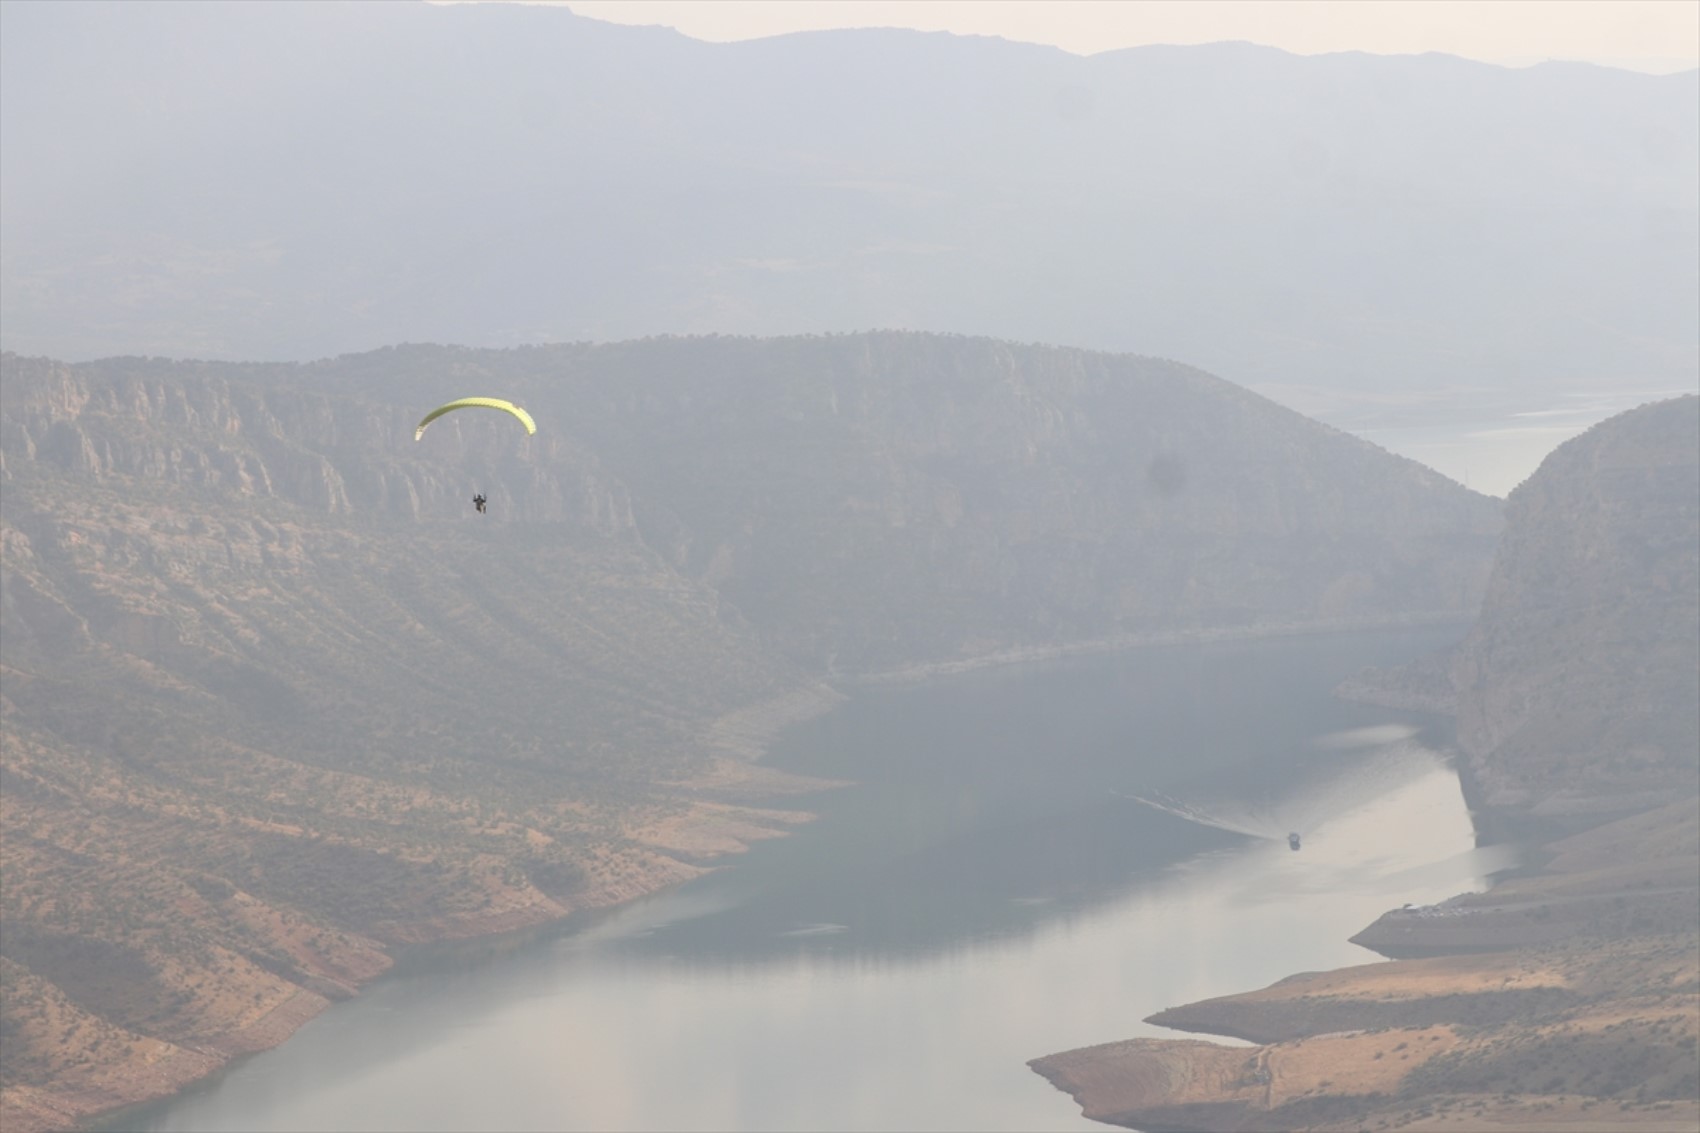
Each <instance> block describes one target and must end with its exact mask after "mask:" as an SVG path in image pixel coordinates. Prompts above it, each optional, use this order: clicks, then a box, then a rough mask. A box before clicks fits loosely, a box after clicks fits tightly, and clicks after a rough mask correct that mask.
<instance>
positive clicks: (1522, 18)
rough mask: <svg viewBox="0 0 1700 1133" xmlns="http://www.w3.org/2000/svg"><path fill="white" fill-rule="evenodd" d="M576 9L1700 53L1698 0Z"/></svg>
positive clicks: (714, 36) (1097, 37)
mask: <svg viewBox="0 0 1700 1133" xmlns="http://www.w3.org/2000/svg"><path fill="white" fill-rule="evenodd" d="M567 6H568V7H569V8H571V9H572V10H573V11H574V12H577V13H578V14H580V15H583V16H590V17H593V18H595V19H599V20H611V21H614V22H617V23H628V24H665V25H668V26H670V27H674V28H677V29H678V30H679V31H681V32H683V33H684V34H686V35H689V36H692V37H693V38H696V39H705V40H716V41H724V40H734V39H754V38H759V37H761V36H768V35H781V34H783V33H785V32H794V31H804V30H807V29H814V28H842V27H910V28H919V29H922V30H926V31H951V32H956V33H958V34H963V35H995V36H1002V37H1003V38H1005V39H1014V40H1023V41H1026V42H1030V43H1049V44H1054V45H1056V46H1058V47H1061V48H1064V49H1066V50H1068V51H1073V52H1076V53H1078V54H1081V55H1090V54H1093V53H1095V52H1099V51H1111V50H1114V49H1116V48H1119V47H1134V46H1137V45H1140V44H1148V43H1214V42H1218V41H1221V40H1249V41H1251V42H1253V43H1262V44H1267V45H1269V46H1271V47H1279V48H1283V49H1284V50H1287V51H1292V52H1296V53H1298V54H1301V55H1311V54H1317V53H1320V52H1329V51H1369V52H1375V53H1377V54H1384V55H1403V54H1415V53H1419V52H1424V51H1443V52H1447V53H1449V54H1452V55H1462V56H1465V57H1466V58H1470V59H1482V60H1487V61H1491V62H1496V63H1507V64H1512V65H1522V64H1527V63H1537V62H1541V61H1542V60H1546V59H1585V60H1589V61H1591V62H1595V63H1606V64H1610V65H1613V66H1618V67H1627V68H1631V69H1634V70H1639V71H1655V72H1669V71H1682V70H1687V69H1689V68H1692V67H1696V66H1700V0H568V2H567Z"/></svg>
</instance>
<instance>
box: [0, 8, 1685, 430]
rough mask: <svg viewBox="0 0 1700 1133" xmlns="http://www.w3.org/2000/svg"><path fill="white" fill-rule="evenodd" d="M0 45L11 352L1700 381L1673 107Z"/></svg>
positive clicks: (415, 24)
mask: <svg viewBox="0 0 1700 1133" xmlns="http://www.w3.org/2000/svg"><path fill="white" fill-rule="evenodd" d="M5 18H6V24H7V31H8V34H7V36H6V37H5V42H4V45H3V47H0V50H3V51H4V60H3V62H4V65H3V67H0V73H3V75H4V78H3V79H0V82H3V83H4V98H3V99H0V116H3V117H0V129H3V130H4V133H5V136H6V148H7V160H6V163H5V169H4V186H3V191H4V194H5V199H6V201H7V208H6V210H5V213H4V216H3V217H0V248H3V252H0V256H3V259H0V278H3V282H4V294H3V304H4V306H3V310H0V323H3V326H4V330H3V333H4V342H5V346H6V348H7V349H11V350H14V351H18V352H22V353H25V354H38V355H48V356H53V357H60V358H67V359H86V358H91V357H97V356H100V355H103V354H116V353H125V354H135V353H140V354H157V355H168V356H175V357H216V358H233V359H240V360H254V359H268V360H284V359H307V358H314V357H321V356H327V355H334V354H339V353H345V352H351V351H361V350H367V349H371V348H372V347H374V346H376V345H380V344H384V343H395V342H406V341H437V342H455V343H462V344H466V345H474V346H481V345H495V346H505V345H511V344H517V343H528V342H548V341H572V340H582V339H595V340H604V341H606V340H611V339H621V338H629V337H637V336H642V335H647V334H655V333H681V332H714V333H755V334H776V333H792V332H818V331H842V330H850V329H855V328H873V327H908V328H914V329H919V330H927V331H954V332H964V333H973V334H989V335H993V336H995V337H999V338H1006V339H1014V340H1021V341H1047V342H1054V343H1059V344H1066V345H1071V346H1084V347H1091V348H1100V349H1111V350H1118V351H1133V352H1137V353H1141V354H1147V355H1157V356H1163V357H1172V358H1177V359H1182V360H1184V361H1186V362H1188V363H1190V364H1193V365H1198V366H1201V367H1203V368H1205V369H1207V370H1210V371H1211V372H1213V373H1217V374H1220V375H1222V376H1224V377H1227V378H1229V379H1230V380H1233V381H1236V382H1239V383H1241V384H1245V385H1250V386H1253V387H1256V388H1261V389H1265V390H1267V391H1269V392H1273V393H1276V394H1277V395H1278V396H1280V397H1281V398H1283V399H1285V400H1287V401H1288V403H1290V404H1294V405H1297V406H1299V407H1300V408H1303V409H1305V410H1307V411H1311V412H1321V413H1323V414H1324V415H1325V416H1326V417H1327V419H1329V420H1331V421H1333V422H1335V423H1337V424H1342V425H1346V426H1367V425H1375V424H1386V423H1388V422H1389V421H1390V420H1393V419H1394V418H1393V417H1391V416H1390V415H1389V412H1387V410H1388V407H1389V406H1390V405H1391V406H1395V407H1397V410H1398V416H1397V419H1398V420H1399V421H1400V422H1401V423H1405V424H1408V423H1410V421H1411V420H1412V419H1413V418H1414V417H1416V418H1420V417H1421V415H1422V414H1424V413H1439V414H1446V413H1459V412H1464V411H1466V410H1463V409H1461V408H1460V407H1461V406H1465V407H1468V408H1467V411H1468V412H1477V413H1479V412H1481V411H1482V410H1483V408H1484V407H1487V406H1491V407H1494V408H1497V409H1504V408H1505V407H1506V406H1507V405H1510V406H1512V407H1513V408H1522V409H1527V408H1529V402H1528V400H1527V399H1528V398H1530V397H1535V398H1536V400H1537V401H1538V402H1539V404H1537V405H1536V406H1535V407H1536V408H1537V409H1538V408H1544V407H1546V406H1547V405H1548V404H1550V402H1551V400H1552V399H1553V398H1555V397H1558V396H1559V395H1560V394H1562V393H1564V392H1571V393H1589V394H1599V393H1601V392H1602V391H1605V392H1608V393H1609V392H1613V391H1615V392H1617V393H1619V394H1623V393H1625V392H1638V391H1655V390H1672V389H1676V390H1681V389H1692V388H1695V387H1696V386H1697V385H1700V376H1697V375H1700V348H1697V347H1696V341H1697V339H1700V316H1697V314H1696V311H1700V271H1697V269H1696V267H1695V265H1696V263H1700V211H1697V204H1696V202H1697V201H1700V156H1697V141H1696V138H1697V135H1700V118H1697V114H1700V111H1697V110H1696V107H1697V106H1700V79H1697V73H1696V72H1688V73H1685V74H1679V75H1672V76H1663V77H1658V76H1648V75H1640V74H1631V73H1627V72H1619V71H1613V70H1609V69H1604V68H1597V67H1590V66H1583V65H1547V66H1541V67H1535V68H1531V69H1528V70H1509V69H1504V68H1498V67H1493V66H1488V65H1484V64H1476V63H1470V62H1466V61H1463V60H1459V59H1455V58H1450V57H1445V56H1420V57H1402V58H1401V57H1393V58H1389V57H1372V56H1364V55H1352V54H1345V55H1332V56H1322V57H1311V58H1304V57H1296V56H1291V55H1286V54H1284V53H1282V52H1279V51H1276V50H1273V49H1265V48H1258V47H1252V46H1249V45H1244V44H1220V45H1215V46H1208V47H1195V48H1141V49H1136V50H1128V51H1118V52H1110V53H1106V54H1103V55H1099V56H1093V57H1089V58H1082V57H1077V56H1073V55H1069V54H1067V53H1064V52H1062V51H1058V50H1054V49H1050V48H1042V47H1036V46H1032V45H1024V44H1017V43H1010V42H1006V41H1002V40H994V39H984V38H966V37H953V36H948V35H929V34H920V33H913V32H906V31H895V30H893V31H861V32H833V33H817V34H805V35H796V36H786V37H780V38H777V39H773V40H762V41H755V42H748V43H738V44H720V45H715V44H705V43H700V42H696V41H692V40H689V39H687V38H685V37H683V36H680V35H678V34H675V33H673V32H670V31H667V30H664V29H655V28H633V27H621V26H615V25H609V24H602V23H598V22H595V21H591V20H587V19H581V18H578V17H575V16H573V15H571V14H570V13H568V12H566V11H564V10H559V9H545V8H534V7H526V6H517V5H504V4H478V5H459V6H448V7H440V6H439V7H433V6H426V5H413V4H381V5H364V4H348V5H331V4H316V5H310V6H300V5H293V4H241V5H182V6H169V5H148V6H143V7H140V8H137V7H135V6H131V5H124V4H102V3H79V4H74V5H62V4H35V3H29V2H23V0H19V2H14V3H8V5H7V11H6V16H5ZM1520 398H1521V399H1522V400H1519V399H1520Z"/></svg>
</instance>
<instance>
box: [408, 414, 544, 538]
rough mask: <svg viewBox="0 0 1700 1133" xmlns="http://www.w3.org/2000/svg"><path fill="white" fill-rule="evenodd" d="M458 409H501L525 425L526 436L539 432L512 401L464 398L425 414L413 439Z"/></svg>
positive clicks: (417, 438)
mask: <svg viewBox="0 0 1700 1133" xmlns="http://www.w3.org/2000/svg"><path fill="white" fill-rule="evenodd" d="M456 409H499V410H501V411H502V412H503V413H510V414H512V415H513V416H514V418H515V419H516V420H517V421H519V423H520V424H521V425H524V426H525V434H526V436H532V435H534V434H535V433H536V432H537V422H535V421H533V420H532V419H531V414H529V413H527V412H526V411H525V410H523V409H521V408H520V407H519V406H517V405H515V404H514V403H513V402H511V401H503V400H501V399H500V398H496V397H463V398H460V399H459V400H457V401H451V402H449V403H448V404H447V405H439V406H437V408H435V409H433V410H431V412H429V413H427V414H425V419H424V420H423V421H420V422H419V427H418V428H417V429H414V430H413V439H414V440H416V441H417V440H419V439H420V438H421V437H423V436H424V435H425V426H427V425H429V424H430V423H431V422H433V421H435V420H436V419H437V418H439V417H441V416H442V415H443V414H445V413H452V412H453V411H454V410H456ZM479 510H480V511H482V510H483V509H482V508H480V509H479Z"/></svg>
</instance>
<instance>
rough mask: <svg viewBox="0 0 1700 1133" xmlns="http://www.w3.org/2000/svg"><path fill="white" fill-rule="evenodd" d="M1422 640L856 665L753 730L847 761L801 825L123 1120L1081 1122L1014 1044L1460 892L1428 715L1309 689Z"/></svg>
mask: <svg viewBox="0 0 1700 1133" xmlns="http://www.w3.org/2000/svg"><path fill="white" fill-rule="evenodd" d="M1454 633H1455V631H1454ZM1451 636H1453V634H1452V633H1449V632H1448V631H1443V630H1425V631H1404V632H1398V633H1378V634H1353V635H1340V636H1332V637H1312V638H1290V639H1282V640H1272V641H1258V642H1247V643H1238V644H1213V645H1208V646H1174V647H1165V648H1161V649H1149V650H1139V651H1133V652H1129V653H1125V654H1121V655H1117V656H1112V657H1097V658H1091V659H1081V660H1075V661H1070V662H1067V663H1058V664H1052V665H1046V666H1040V667H1029V668H1020V669H1005V670H996V671H988V672H981V673H974V674H966V675H962V676H958V677H954V678H951V679H948V680H942V681H939V682H936V683H933V684H930V685H927V686H925V687H919V688H908V689H878V690H865V691H863V692H860V693H858V694H857V695H856V696H855V697H854V698H852V700H851V701H850V702H849V703H847V704H846V705H844V706H843V707H842V708H841V709H839V710H838V711H836V712H834V713H833V714H832V715H830V716H828V717H825V718H822V719H820V720H816V721H813V722H811V723H809V724H807V725H804V726H802V727H799V728H797V729H795V730H794V731H793V732H792V733H790V734H789V735H787V736H786V737H785V738H784V739H783V742H782V743H781V744H780V745H778V747H777V748H776V750H775V751H774V753H773V754H772V756H771V758H772V760H773V761H774V762H775V763H776V764H778V765H780V766H785V767H789V768H793V769H796V770H799V771H803V772H808V773H813V774H820V775H827V776H832V777H838V778H847V779H851V780H854V781H855V785H854V786H850V787H846V788H843V789H840V790H836V791H831V792H824V793H822V794H819V795H816V796H813V797H811V798H808V799H805V800H802V801H801V804H800V805H803V806H806V807H808V808H809V809H811V810H814V811H815V812H816V813H817V814H818V815H819V816H820V817H819V819H818V820H817V821H815V822H813V823H811V824H809V825H807V826H806V827H804V828H802V829H801V830H799V831H798V832H797V833H796V834H794V835H793V836H791V837H788V838H785V839H781V840H777V841H773V842H768V843H762V844H759V845H757V846H756V847H754V848H753V849H752V850H751V851H750V852H749V853H748V854H745V855H741V856H740V857H739V858H738V859H736V860H734V861H732V862H730V863H729V864H728V867H727V868H726V869H724V870H721V871H719V872H717V873H715V874H712V875H710V876H708V877H705V878H703V879H701V880H699V881H698V882H694V883H692V884H690V885H687V886H684V887H682V888H680V889H678V890H676V891H673V892H670V893H667V894H664V895H661V896H658V897H655V898H652V899H649V900H645V901H641V902H637V903H634V904H633V905H631V906H628V907H626V908H623V909H621V910H618V911H616V912H614V913H613V914H611V915H609V916H606V917H603V918H601V919H599V920H598V921H596V922H595V923H594V925H593V926H592V927H590V928H588V929H582V930H575V931H568V932H561V933H556V934H552V935H551V934H544V935H542V936H540V937H539V938H538V939H537V940H536V941H534V942H533V943H531V944H528V945H526V946H525V947H522V948H519V949H509V950H506V951H504V952H503V953H502V954H500V955H499V956H495V955H488V956H480V955H478V954H477V952H476V950H474V951H473V952H470V953H461V952H458V951H457V952H456V953H455V954H454V956H455V957H456V958H454V959H451V960H443V959H439V960H438V961H436V962H434V963H432V964H429V965H425V966H422V967H420V968H417V969H415V970H413V971H411V972H403V973H400V974H397V975H395V976H393V977H390V978H387V979H385V980H381V981H379V982H378V983H377V984H375V985H373V986H372V987H371V988H370V989H368V990H367V992H366V993H364V994H363V995H361V996H360V997H359V998H358V999H356V1000H353V1001H351V1002H348V1003H344V1004H339V1005H337V1006H335V1007H333V1008H331V1009H330V1010H328V1011H326V1012H325V1013H324V1014H323V1015H322V1016H320V1017H319V1018H317V1019H315V1020H313V1021H312V1022H311V1023H309V1024H308V1025H307V1026H306V1027H304V1028H302V1030H301V1031H300V1032H299V1033H298V1034H297V1035H296V1036H295V1037H294V1038H292V1039H291V1040H290V1041H289V1042H288V1043H286V1044H285V1045H284V1046H283V1047H281V1048H279V1049H278V1050H275V1051H271V1052H268V1053H266V1054H262V1055H259V1056H257V1057H255V1058H253V1059H250V1060H248V1061H246V1062H244V1063H242V1064H240V1065H238V1066H236V1067H235V1068H233V1069H232V1070H230V1071H229V1072H227V1073H225V1074H223V1075H220V1076H219V1077H217V1078H215V1079H213V1080H211V1081H209V1082H207V1083H204V1084H202V1085H201V1086H198V1087H195V1088H193V1089H191V1090H189V1091H187V1092H185V1093H184V1094H182V1095H180V1096H178V1097H176V1098H174V1099H171V1100H170V1101H168V1102H165V1103H161V1104H159V1105H155V1106H152V1107H148V1108H146V1109H144V1110H137V1111H131V1112H130V1113H127V1114H125V1115H123V1118H122V1123H121V1127H123V1128H131V1129H142V1130H184V1131H188V1130H219V1131H237V1130H320V1129H322V1130H401V1129H408V1130H463V1129H465V1130H471V1129H492V1128H500V1129H505V1130H533V1129H535V1130H560V1129H597V1130H619V1129H632V1130H639V1129H641V1130H665V1129H693V1130H696V1129H705V1130H706V1129H718V1130H724V1129H751V1130H765V1129H793V1130H794V1129H846V1130H849V1129H861V1130H866V1129H906V1130H916V1129H963V1128H974V1129H987V1130H993V1129H1019V1130H1035V1129H1084V1128H1099V1129H1101V1128H1103V1126H1100V1125H1097V1124H1096V1123H1093V1122H1088V1121H1086V1120H1085V1119H1084V1118H1082V1117H1081V1116H1080V1115H1079V1112H1078V1110H1077V1109H1076V1107H1075V1106H1074V1105H1073V1103H1072V1102H1071V1101H1070V1100H1069V1099H1068V1097H1067V1096H1066V1095H1063V1094H1061V1093H1059V1092H1057V1091H1055V1090H1054V1089H1052V1087H1051V1086H1050V1085H1049V1084H1048V1083H1046V1082H1045V1081H1044V1080H1043V1079H1041V1078H1039V1077H1038V1076H1037V1075H1035V1074H1033V1073H1031V1072H1030V1071H1029V1070H1028V1069H1027V1068H1026V1066H1025V1063H1026V1061H1027V1059H1030V1058H1033V1057H1036V1056H1038V1055H1041V1054H1047V1053H1052V1052H1055V1051H1059V1050H1065V1049H1070V1048H1073V1047H1079V1046H1084V1045H1088V1044H1092V1043H1100V1042H1107V1041H1112V1040H1115V1039H1122V1038H1128V1037H1132V1036H1136V1035H1158V1034H1163V1033H1165V1032H1162V1031H1160V1030H1158V1029H1157V1028H1153V1027H1150V1026H1148V1025H1146V1024H1144V1023H1143V1022H1141V1020H1142V1019H1143V1018H1144V1017H1145V1016H1146V1015H1149V1014H1151V1013H1153V1012H1155V1011H1158V1010H1160V1009H1162V1008H1164V1007H1168V1006H1172V1005H1175V1004H1179V1003H1184V1002H1188V1001H1191V1000H1196V999H1201V998H1206V997H1210V996H1216V995H1223V994H1228V993H1230V992H1234V991H1242V990H1248V989H1251V988H1255V987H1261V986H1264V985H1266V984H1269V983H1271V982H1273V981H1275V980H1277V979H1280V978H1282V977H1284V976H1287V975H1290V974H1292V973H1294V972H1298V971H1308V970H1316V969H1321V968H1330V967H1338V966H1342V965H1348V964H1362V963H1371V962H1376V961H1377V960H1378V957H1376V956H1374V955H1373V954H1371V953H1369V952H1366V951H1364V950H1362V949H1359V948H1357V947H1355V946H1353V945H1350V944H1348V943H1346V938H1347V937H1348V936H1350V935H1351V934H1352V933H1354V932H1356V931H1357V930H1358V929H1360V928H1362V927H1363V926H1364V925H1365V924H1367V923H1368V922H1369V921H1371V920H1373V919H1374V918H1375V917H1376V916H1377V915H1379V914H1380V913H1381V912H1383V911H1384V910H1386V909H1387V908H1389V907H1392V906H1396V905H1399V904H1402V903H1404V902H1407V901H1413V902H1419V903H1429V902H1434V901H1438V900H1441V899H1443V898H1445V897H1448V896H1451V895H1452V894H1454V893H1456V892H1459V891H1462V890H1466V889H1474V888H1481V887H1482V886H1483V885H1484V884H1485V883H1486V875H1487V873H1488V872H1489V870H1490V869H1491V868H1492V863H1490V862H1489V861H1488V860H1487V859H1486V858H1485V857H1484V856H1483V854H1482V853H1481V852H1480V851H1478V850H1477V849H1476V846H1475V835H1474V831H1473V829H1472V827H1471V823H1470V817H1469V814H1468V812H1467V810H1466V808H1465V805H1464V801H1463V798H1462V795H1461V792H1460V790H1459V786H1458V780H1457V776H1456V774H1455V773H1454V771H1453V770H1452V769H1451V767H1450V766H1449V764H1448V763H1447V761H1446V759H1445V758H1444V755H1443V750H1444V746H1445V741H1446V737H1445V736H1444V734H1442V733H1441V732H1439V731H1437V730H1436V728H1435V722H1434V721H1432V720H1426V719H1424V718H1422V717H1418V716H1414V715H1410V714H1402V713H1397V712H1391V711H1387V710H1383V709H1375V708H1368V707H1365V706H1361V705H1352V704H1346V703H1343V702H1340V701H1337V700H1335V699H1333V698H1332V697H1331V696H1330V695H1329V690H1330V689H1331V688H1332V687H1333V685H1334V684H1335V683H1337V682H1338V681H1339V680H1341V679H1342V678H1344V677H1346V676H1348V675H1350V674H1351V673H1352V672H1354V671H1356V670H1357V669H1358V668H1360V667H1361V666H1363V665H1369V664H1378V665H1385V664H1390V663H1394V662H1397V661H1400V660H1404V659H1409V658H1412V657H1415V656H1417V655H1419V654H1421V653H1423V652H1426V651H1428V650H1430V649H1433V648H1437V647H1439V646H1441V645H1444V644H1446V643H1447V641H1448V640H1449V638H1450V637H1451ZM1141 800H1144V801H1141ZM1291 832H1297V833H1300V834H1301V835H1302V848H1301V849H1300V850H1298V851H1296V852H1295V851H1293V850H1290V849H1289V848H1288V840H1287V835H1288V834H1289V833H1291ZM463 956H464V959H462V958H461V957H463ZM115 1127H120V1126H115Z"/></svg>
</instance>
